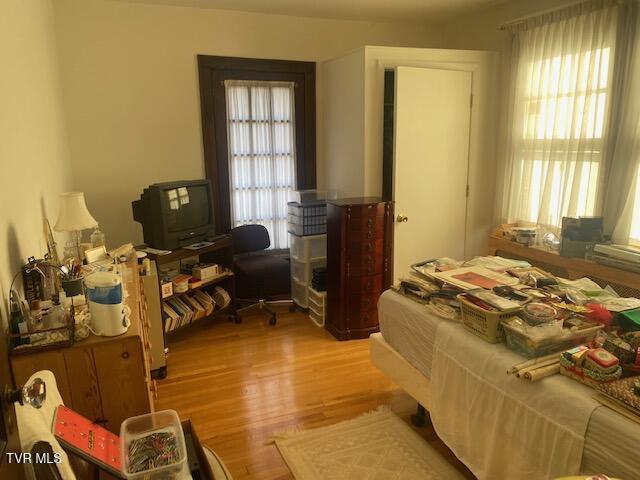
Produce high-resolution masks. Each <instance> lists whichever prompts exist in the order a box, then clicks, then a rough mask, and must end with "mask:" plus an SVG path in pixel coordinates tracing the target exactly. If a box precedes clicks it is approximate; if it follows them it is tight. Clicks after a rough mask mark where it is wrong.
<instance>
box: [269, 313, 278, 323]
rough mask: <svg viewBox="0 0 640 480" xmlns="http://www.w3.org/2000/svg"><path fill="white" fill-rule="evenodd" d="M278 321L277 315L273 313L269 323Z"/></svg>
mask: <svg viewBox="0 0 640 480" xmlns="http://www.w3.org/2000/svg"><path fill="white" fill-rule="evenodd" d="M276 322H277V318H276V316H275V315H271V318H269V325H275V324H276Z"/></svg>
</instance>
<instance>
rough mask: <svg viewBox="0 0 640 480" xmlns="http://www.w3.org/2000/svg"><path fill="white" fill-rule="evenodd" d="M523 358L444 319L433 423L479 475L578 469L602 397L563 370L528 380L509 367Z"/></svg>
mask: <svg viewBox="0 0 640 480" xmlns="http://www.w3.org/2000/svg"><path fill="white" fill-rule="evenodd" d="M522 361H523V359H522V357H520V356H519V355H517V354H515V353H513V352H510V351H509V350H507V349H506V348H505V347H504V346H503V345H492V344H489V343H486V342H484V341H482V340H480V339H478V338H477V337H475V336H474V335H473V334H471V333H469V332H467V331H466V330H464V328H463V327H462V326H461V325H458V324H454V323H451V322H441V323H440V326H439V327H438V331H437V334H436V341H435V346H434V350H433V359H432V368H431V371H432V375H431V404H430V412H431V419H432V421H433V425H434V427H435V430H436V432H437V433H438V436H439V437H440V438H441V439H442V440H443V441H444V442H445V443H446V444H447V445H448V446H449V448H451V449H452V450H453V451H454V452H455V453H456V455H457V456H458V457H459V458H460V459H461V460H462V461H463V462H464V463H465V465H467V466H468V467H469V469H470V470H471V471H472V472H473V473H474V474H475V475H476V476H477V477H478V478H480V479H498V478H503V479H509V480H517V479H523V480H524V479H532V478H536V479H542V478H554V477H560V476H566V475H571V474H576V475H577V474H578V473H579V472H580V464H581V461H582V450H583V447H584V437H585V433H586V431H587V426H588V424H589V418H590V417H591V414H592V413H593V411H594V410H595V409H596V408H598V407H599V405H600V404H599V403H598V402H597V401H596V400H594V399H593V397H592V395H593V392H592V391H591V390H590V389H589V388H587V387H585V386H583V385H580V384H578V383H576V382H567V381H566V380H567V379H565V378H561V377H559V376H554V377H550V378H546V379H544V380H542V381H541V382H538V383H528V382H525V381H523V380H519V379H517V378H516V377H515V376H513V375H507V374H506V371H507V369H508V368H509V367H511V366H513V365H515V364H517V363H519V362H522Z"/></svg>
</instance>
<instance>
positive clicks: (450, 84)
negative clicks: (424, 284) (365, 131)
mask: <svg viewBox="0 0 640 480" xmlns="http://www.w3.org/2000/svg"><path fill="white" fill-rule="evenodd" d="M395 84H396V85H395V92H396V95H395V128H394V132H395V134H394V135H395V139H394V174H393V196H394V200H395V212H396V222H395V231H394V277H395V279H396V280H397V279H398V277H400V276H402V275H405V274H406V272H407V271H408V270H409V266H410V265H411V264H413V263H416V262H419V261H421V260H426V259H428V258H437V257H444V256H447V257H452V258H457V259H462V258H464V253H465V223H466V212H467V171H468V166H469V128H470V118H471V73H470V72H463V71H454V70H438V69H431V68H413V67H398V68H397V69H396V73H395Z"/></svg>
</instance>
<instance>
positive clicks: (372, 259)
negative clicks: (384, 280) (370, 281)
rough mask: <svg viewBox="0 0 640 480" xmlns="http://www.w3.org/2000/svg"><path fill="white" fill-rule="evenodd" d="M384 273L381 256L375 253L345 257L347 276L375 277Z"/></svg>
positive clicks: (354, 254)
mask: <svg viewBox="0 0 640 480" xmlns="http://www.w3.org/2000/svg"><path fill="white" fill-rule="evenodd" d="M383 271H384V262H383V260H382V256H381V255H376V254H375V253H353V254H351V255H347V276H349V277H351V276H360V275H377V274H379V273H382V272H383Z"/></svg>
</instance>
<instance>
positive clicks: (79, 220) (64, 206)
mask: <svg viewBox="0 0 640 480" xmlns="http://www.w3.org/2000/svg"><path fill="white" fill-rule="evenodd" d="M97 225H98V222H96V220H95V218H93V217H92V216H91V214H90V213H89V210H88V209H87V204H86V202H85V200H84V193H83V192H66V193H61V194H60V210H59V212H58V220H57V221H56V224H55V225H54V227H53V229H54V230H55V231H56V232H74V235H75V240H76V250H77V252H78V260H82V255H81V254H80V240H81V238H80V236H81V235H82V230H86V229H87V228H92V227H95V226H97Z"/></svg>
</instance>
